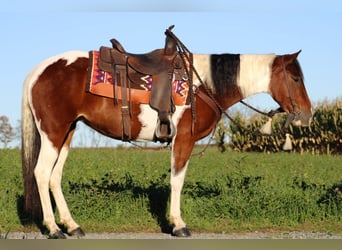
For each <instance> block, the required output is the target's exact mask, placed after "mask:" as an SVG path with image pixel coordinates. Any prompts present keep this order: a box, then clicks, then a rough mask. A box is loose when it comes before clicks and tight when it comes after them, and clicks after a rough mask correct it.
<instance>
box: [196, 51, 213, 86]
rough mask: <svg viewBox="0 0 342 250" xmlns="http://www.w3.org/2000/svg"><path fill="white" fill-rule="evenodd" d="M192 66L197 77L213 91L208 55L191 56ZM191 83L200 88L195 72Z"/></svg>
mask: <svg viewBox="0 0 342 250" xmlns="http://www.w3.org/2000/svg"><path fill="white" fill-rule="evenodd" d="M193 64H194V68H195V69H196V71H197V73H198V75H199V77H200V78H201V80H202V81H203V82H205V83H206V84H208V86H209V87H210V88H211V89H212V90H214V85H213V80H212V78H211V68H210V55H209V54H193ZM192 79H193V82H194V85H195V86H197V87H198V86H200V85H201V83H200V81H199V79H198V78H197V76H196V74H195V72H194V73H193V77H192Z"/></svg>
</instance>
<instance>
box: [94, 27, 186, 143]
mask: <svg viewBox="0 0 342 250" xmlns="http://www.w3.org/2000/svg"><path fill="white" fill-rule="evenodd" d="M169 29H170V28H169ZM165 34H167V33H165ZM110 41H111V43H112V48H109V47H105V46H102V47H101V48H100V52H99V60H98V66H99V68H100V69H101V70H103V71H107V72H109V73H111V75H112V77H113V84H114V88H116V86H120V87H121V96H122V108H121V113H122V124H123V130H122V139H123V140H128V141H129V140H130V139H131V127H130V118H131V117H130V89H131V86H132V84H135V85H143V84H146V80H144V79H143V77H142V76H146V75H148V76H150V77H151V79H152V87H151V94H150V101H149V104H150V106H151V108H153V109H154V110H156V111H157V112H158V121H157V125H156V129H155V133H154V134H155V138H154V139H155V141H161V142H170V141H171V140H172V138H173V136H174V135H175V127H174V124H173V122H172V114H173V113H174V111H175V105H174V103H173V96H172V92H173V90H172V82H173V80H180V79H181V78H182V77H184V75H186V69H185V67H184V65H183V61H182V58H181V57H180V55H179V53H178V51H177V43H176V41H175V40H174V39H173V38H172V37H170V36H169V35H167V36H166V40H165V47H164V48H162V49H156V50H153V51H151V52H149V53H146V54H132V53H128V52H126V50H125V49H124V48H123V46H122V45H121V44H120V42H119V41H117V40H116V39H111V40H110ZM114 92H116V91H114ZM114 99H115V97H114Z"/></svg>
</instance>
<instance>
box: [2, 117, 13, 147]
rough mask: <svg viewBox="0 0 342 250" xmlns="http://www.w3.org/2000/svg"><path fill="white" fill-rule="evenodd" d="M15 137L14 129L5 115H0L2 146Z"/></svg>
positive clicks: (5, 145)
mask: <svg viewBox="0 0 342 250" xmlns="http://www.w3.org/2000/svg"><path fill="white" fill-rule="evenodd" d="M14 137H15V132H14V129H13V128H12V126H11V124H10V123H9V119H8V117H7V116H4V115H3V116H0V142H1V143H2V144H3V147H4V148H7V146H8V143H10V142H11V141H12V140H13V139H14Z"/></svg>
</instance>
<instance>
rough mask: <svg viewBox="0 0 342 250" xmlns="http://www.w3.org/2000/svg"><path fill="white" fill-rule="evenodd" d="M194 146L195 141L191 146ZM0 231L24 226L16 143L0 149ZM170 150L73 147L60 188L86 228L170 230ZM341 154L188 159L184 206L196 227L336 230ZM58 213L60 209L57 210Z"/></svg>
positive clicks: (212, 153) (340, 227)
mask: <svg viewBox="0 0 342 250" xmlns="http://www.w3.org/2000/svg"><path fill="white" fill-rule="evenodd" d="M198 150H200V149H195V152H196V151H198ZM0 159H1V160H0V178H1V180H2V182H1V184H0V185H1V186H0V197H1V199H0V234H2V235H5V234H6V233H7V232H9V231H26V230H30V231H31V230H38V228H36V227H30V228H26V227H23V226H22V224H21V223H22V221H21V219H22V218H21V214H22V207H21V201H22V195H23V188H22V179H21V178H22V177H21V165H20V164H21V163H20V151H18V150H0ZM169 169H170V152H169V151H168V150H161V151H150V150H137V149H125V148H120V149H72V150H71V152H70V155H69V158H68V160H67V163H66V166H65V170H64V177H63V185H62V186H63V191H64V194H65V197H66V200H67V203H68V205H69V208H70V210H71V213H72V214H73V217H74V218H75V220H76V221H77V222H78V223H79V224H80V225H81V226H82V227H83V228H84V230H85V231H86V232H127V231H130V232H142V231H144V232H160V231H161V230H162V231H163V232H169V230H170V225H169V220H168V211H169V199H170V197H169V192H170V187H169V177H170V174H169ZM338 173H342V164H341V158H340V156H329V155H311V154H302V155H300V154H287V153H276V154H264V153H261V154H260V153H236V152H230V153H225V154H221V153H218V152H217V149H216V148H210V147H209V148H208V149H207V151H206V153H205V155H204V156H202V157H201V158H198V157H193V158H192V159H191V162H190V165H189V169H188V172H187V177H186V180H185V185H184V189H183V196H182V214H183V218H184V219H185V221H187V223H188V226H189V227H190V229H191V230H193V231H194V232H216V233H221V232H226V233H232V232H246V231H255V230H258V231H260V230H273V231H274V230H308V231H312V230H315V231H330V232H335V233H340V232H342V192H341V190H342V179H341V175H340V174H338ZM56 216H57V217H58V213H57V212H56Z"/></svg>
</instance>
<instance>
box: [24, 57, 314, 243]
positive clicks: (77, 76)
mask: <svg viewBox="0 0 342 250" xmlns="http://www.w3.org/2000/svg"><path fill="white" fill-rule="evenodd" d="M299 53H300V51H299V52H297V53H293V54H286V55H275V54H265V55H255V54H193V65H194V69H196V72H197V74H195V73H194V72H192V74H193V87H194V89H195V90H194V102H193V105H195V107H194V110H195V119H194V116H193V110H192V108H191V105H190V104H185V105H182V106H176V110H175V112H174V113H173V116H172V120H173V122H174V124H175V127H176V133H175V135H174V137H173V138H172V152H171V177H170V178H171V179H170V184H171V201H170V223H171V224H172V225H173V231H172V234H173V235H175V236H190V231H189V230H188V228H187V226H186V223H185V222H184V221H183V219H182V217H181V208H180V200H181V191H182V187H183V183H184V178H185V175H186V171H187V167H188V164H189V158H190V155H191V152H192V149H193V147H194V145H195V142H196V141H198V140H200V139H202V138H204V137H205V136H207V135H209V134H210V133H211V132H212V131H213V129H214V128H215V126H216V124H217V123H218V121H219V120H220V118H221V114H222V110H226V109H228V108H229V107H231V106H232V105H233V104H235V103H237V102H239V101H240V100H242V99H244V98H246V97H248V96H251V95H254V94H258V93H268V94H269V95H270V96H271V97H272V98H273V99H274V100H275V101H276V102H277V103H278V104H279V105H280V107H281V109H282V110H283V111H285V112H286V113H287V114H288V115H289V116H290V115H292V117H293V118H292V119H291V122H292V123H293V124H294V125H296V126H308V125H309V123H310V121H311V118H312V109H311V103H310V100H309V98H308V95H307V92H306V89H305V86H304V82H303V81H304V78H303V74H302V70H301V67H300V64H299V62H298V60H297V56H298V54H299ZM88 67H89V55H88V52H82V51H71V52H66V53H63V54H60V55H56V56H53V57H51V58H49V59H47V60H45V61H43V62H41V63H40V64H38V65H37V66H36V67H35V68H34V69H33V70H32V71H31V72H30V73H29V74H28V75H27V77H26V79H25V81H24V86H23V99H22V168H23V178H24V207H25V212H26V213H27V215H28V216H31V217H33V218H40V219H41V220H42V222H43V225H45V226H46V228H47V229H48V230H49V233H50V236H52V237H55V238H65V235H64V233H63V232H62V231H61V229H60V228H59V226H58V225H57V223H56V221H55V218H54V214H53V208H52V204H51V200H50V192H49V190H51V193H52V195H53V198H54V200H55V203H56V207H57V209H58V212H59V216H60V222H61V224H63V225H64V226H65V228H66V230H67V232H66V233H67V234H69V235H75V236H83V235H84V232H83V230H82V229H81V227H80V226H79V224H77V223H76V222H75V221H74V219H73V218H72V216H71V213H70V211H69V209H68V206H67V203H66V201H65V198H64V196H63V193H62V189H61V179H62V171H63V166H64V163H65V161H66V158H67V155H68V152H69V149H70V142H71V139H72V136H73V134H74V132H75V128H76V123H77V122H78V121H83V122H84V123H85V124H87V125H88V126H90V127H91V128H93V129H95V130H96V131H98V132H100V133H101V134H103V135H106V136H108V137H111V138H113V139H118V140H121V138H122V137H121V136H122V125H121V122H122V117H121V113H120V108H121V102H120V101H118V102H117V103H115V104H114V103H113V100H112V99H109V98H104V97H101V96H97V95H93V94H91V93H89V92H86V84H87V83H86V82H87V74H88V72H87V71H88ZM198 76H199V77H198ZM199 79H202V80H199ZM204 84H205V87H204V86H203V85H204ZM208 91H209V92H210V94H209V93H208ZM213 99H214V100H213ZM219 107H220V108H219ZM131 109H132V110H131V124H130V125H131V138H132V141H152V140H153V136H154V129H155V125H156V123H157V113H156V111H155V110H153V109H152V108H151V107H150V106H149V105H148V104H141V103H134V102H133V103H132V107H131ZM194 120H195V121H194Z"/></svg>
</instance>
